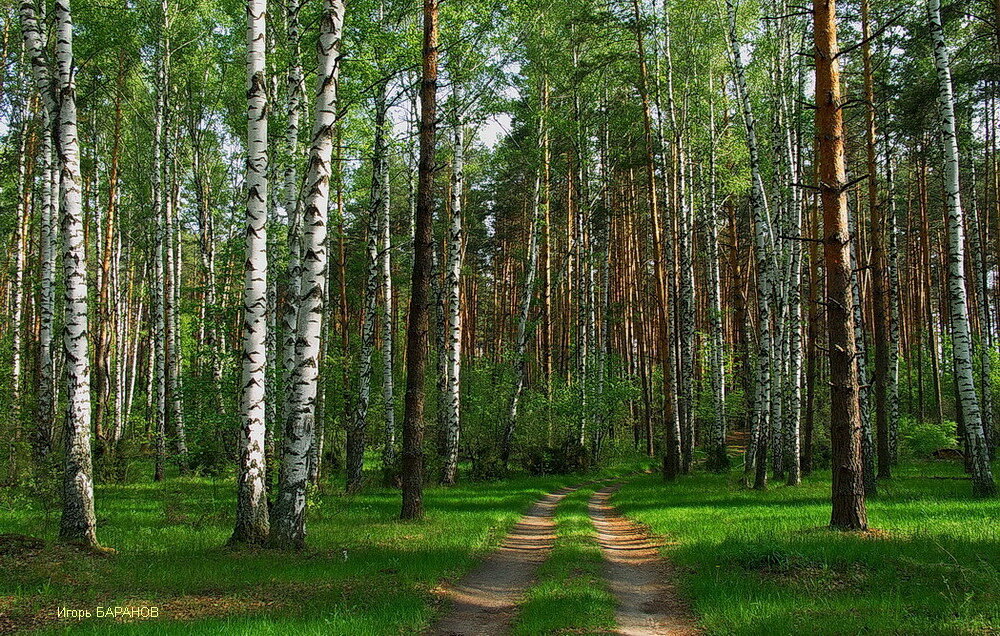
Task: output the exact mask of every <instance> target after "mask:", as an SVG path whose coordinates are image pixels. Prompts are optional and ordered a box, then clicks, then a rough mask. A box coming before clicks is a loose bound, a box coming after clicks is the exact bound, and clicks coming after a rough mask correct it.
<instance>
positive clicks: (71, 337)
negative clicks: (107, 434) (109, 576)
mask: <svg viewBox="0 0 1000 636" xmlns="http://www.w3.org/2000/svg"><path fill="white" fill-rule="evenodd" d="M55 14H56V68H57V70H58V83H57V85H58V90H59V117H58V126H59V136H58V144H59V145H58V148H59V164H60V166H61V167H62V173H61V181H62V240H63V277H64V280H65V285H66V292H65V298H64V302H63V352H64V354H65V356H66V363H65V365H66V366H65V370H64V372H65V378H66V399H67V402H68V406H67V409H66V432H65V439H66V460H65V473H64V477H63V509H62V519H61V520H60V523H59V538H60V539H61V540H63V541H67V542H71V543H79V544H82V545H86V546H97V518H96V516H95V515H94V476H93V467H92V461H91V451H90V442H91V433H90V424H91V421H90V420H91V417H90V416H91V403H90V399H91V395H90V351H89V342H90V338H89V331H88V328H87V294H88V290H87V247H86V243H85V240H86V234H85V232H84V217H83V206H82V199H81V193H80V140H79V138H78V137H77V113H76V69H75V68H74V60H73V16H72V11H71V8H70V2H69V0H56V3H55Z"/></svg>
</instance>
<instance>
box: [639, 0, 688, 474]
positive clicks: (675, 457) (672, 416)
mask: <svg viewBox="0 0 1000 636" xmlns="http://www.w3.org/2000/svg"><path fill="white" fill-rule="evenodd" d="M632 13H633V15H634V17H635V22H636V32H635V37H636V52H637V53H638V56H639V94H640V97H641V99H642V124H643V142H644V150H645V153H646V161H645V164H646V187H647V195H648V199H649V214H650V219H651V221H652V227H653V232H652V234H653V237H652V238H653V258H654V263H653V273H654V279H655V283H656V311H657V320H656V327H655V329H656V332H655V333H656V340H657V347H658V349H659V357H660V364H661V367H662V369H663V387H662V388H663V405H664V408H663V478H664V479H665V480H667V481H672V480H674V479H676V478H677V476H678V475H679V474H680V472H681V430H680V420H679V419H678V418H677V416H676V413H675V412H674V409H673V405H674V402H673V399H672V393H673V391H674V382H673V356H672V355H671V354H672V351H671V346H670V345H671V342H670V341H671V337H670V310H669V301H670V295H669V292H668V289H669V284H668V280H667V279H668V274H667V271H666V252H667V249H666V245H664V242H665V241H664V231H663V229H662V228H661V219H660V206H659V201H658V197H657V187H656V161H655V151H654V148H653V122H652V116H651V113H650V102H649V72H648V69H647V66H646V47H645V44H644V42H643V37H642V20H641V18H642V15H641V12H640V10H639V1H638V0H633V2H632Z"/></svg>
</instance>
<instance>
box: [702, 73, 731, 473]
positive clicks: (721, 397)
mask: <svg viewBox="0 0 1000 636" xmlns="http://www.w3.org/2000/svg"><path fill="white" fill-rule="evenodd" d="M711 84H712V78H711V77H709V86H710V87H711ZM709 135H710V142H711V147H710V148H709V156H708V173H709V176H708V181H709V191H708V201H707V207H708V211H707V214H706V216H707V218H706V225H707V227H708V241H707V248H708V255H707V256H708V274H709V275H708V322H709V343H710V344H709V347H710V349H709V360H710V369H709V383H710V385H711V392H712V418H713V420H712V429H711V431H710V433H709V435H708V439H707V440H706V444H705V446H706V452H707V455H708V457H707V461H706V466H707V467H708V469H709V470H714V471H723V470H728V469H729V465H730V464H729V455H728V454H727V453H726V368H725V339H724V338H725V334H724V332H723V327H722V285H721V279H720V269H721V262H720V259H719V227H720V226H721V224H722V222H723V220H722V215H721V214H720V212H719V201H718V200H717V196H718V195H717V188H716V181H717V179H716V158H715V151H716V143H717V141H716V130H715V103H714V102H712V101H710V102H709Z"/></svg>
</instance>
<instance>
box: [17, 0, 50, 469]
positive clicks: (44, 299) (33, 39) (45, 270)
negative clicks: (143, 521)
mask: <svg viewBox="0 0 1000 636" xmlns="http://www.w3.org/2000/svg"><path fill="white" fill-rule="evenodd" d="M20 15H21V30H22V34H23V36H24V45H25V51H26V55H27V57H28V60H29V62H30V63H31V71H32V77H33V79H34V82H35V87H36V88H37V89H38V92H39V94H40V95H41V98H42V127H43V131H42V144H41V148H40V149H39V158H40V172H41V173H42V210H41V219H40V221H39V226H40V241H39V260H40V267H39V269H40V270H41V284H40V287H39V294H38V314H39V315H38V320H39V326H38V387H37V398H36V399H37V402H36V405H35V416H36V422H35V428H34V435H33V444H32V448H33V451H34V456H35V461H36V464H37V465H39V466H40V465H42V463H43V462H44V460H45V459H46V458H47V457H48V454H49V451H50V450H51V447H52V428H53V420H54V418H55V372H54V368H53V366H54V365H53V353H52V331H53V323H54V318H55V280H56V228H57V217H58V216H59V214H58V208H59V173H60V167H59V155H58V150H57V148H56V143H55V142H56V138H57V136H58V131H57V130H56V129H57V126H58V121H59V103H58V93H57V86H56V85H55V83H54V82H53V78H52V74H51V72H50V70H49V64H48V59H47V57H46V42H45V32H44V31H43V30H42V29H41V28H40V26H39V24H38V21H39V16H38V15H37V14H36V12H35V5H34V3H33V2H22V3H21V12H20Z"/></svg>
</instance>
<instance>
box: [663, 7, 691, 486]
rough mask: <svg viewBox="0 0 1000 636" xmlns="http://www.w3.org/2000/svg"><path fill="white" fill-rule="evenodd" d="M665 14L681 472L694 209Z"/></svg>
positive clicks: (687, 405)
mask: <svg viewBox="0 0 1000 636" xmlns="http://www.w3.org/2000/svg"><path fill="white" fill-rule="evenodd" d="M663 14H664V20H663V23H664V27H663V30H664V43H663V49H664V58H665V61H666V69H665V70H666V79H667V113H668V115H669V117H670V130H671V134H672V135H673V140H672V141H673V148H674V151H673V152H674V158H673V162H674V164H675V166H674V168H675V169H674V179H675V182H674V185H675V188H676V192H675V195H676V202H677V206H676V207H677V216H678V228H677V229H678V232H677V252H678V254H677V256H678V257H677V265H678V267H679V285H678V292H679V293H678V294H677V313H678V314H679V315H678V317H677V318H678V320H677V323H678V334H677V339H678V342H679V345H680V346H679V351H678V353H679V360H678V361H679V363H680V366H679V369H678V370H679V374H678V378H677V385H678V392H677V393H678V400H677V403H678V409H677V416H678V418H679V419H680V432H681V472H684V473H688V472H690V470H691V461H692V453H693V450H694V383H695V377H694V376H695V374H694V353H695V352H694V345H695V342H694V334H695V296H694V266H693V264H692V262H691V249H692V242H693V236H694V217H693V215H694V213H693V211H692V209H691V206H690V205H689V201H688V193H687V179H686V176H685V171H686V164H687V155H686V152H685V148H684V136H683V133H682V130H681V127H680V125H679V123H678V121H677V106H676V103H675V101H674V79H673V76H674V74H673V54H672V48H673V47H672V44H671V27H670V11H669V3H666V2H664V3H663Z"/></svg>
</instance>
